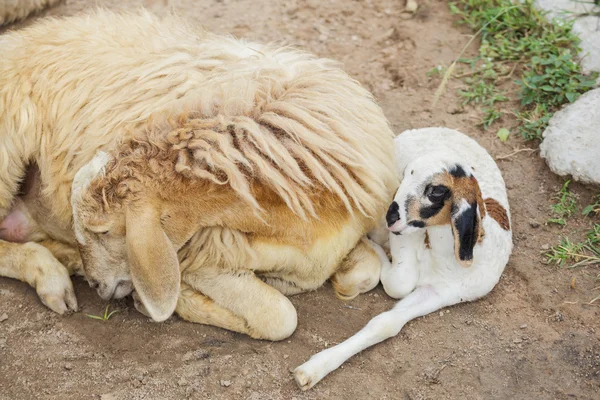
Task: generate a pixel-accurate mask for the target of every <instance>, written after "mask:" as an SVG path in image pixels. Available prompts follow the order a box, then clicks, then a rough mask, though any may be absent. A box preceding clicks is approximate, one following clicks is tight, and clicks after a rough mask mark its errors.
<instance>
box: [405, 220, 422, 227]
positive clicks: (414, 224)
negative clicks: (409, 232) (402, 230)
mask: <svg viewBox="0 0 600 400" xmlns="http://www.w3.org/2000/svg"><path fill="white" fill-rule="evenodd" d="M408 225H410V226H414V227H415V228H425V222H423V221H410V222H409V223H408Z"/></svg>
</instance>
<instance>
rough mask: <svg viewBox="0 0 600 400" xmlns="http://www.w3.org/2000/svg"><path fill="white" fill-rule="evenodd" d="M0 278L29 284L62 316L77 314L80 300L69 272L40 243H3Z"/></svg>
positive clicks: (0, 241)
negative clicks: (67, 312) (71, 312)
mask: <svg viewBox="0 0 600 400" xmlns="http://www.w3.org/2000/svg"><path fill="white" fill-rule="evenodd" d="M0 276H5V277H8V278H13V279H18V280H20V281H22V282H27V283H28V284H29V285H31V286H32V287H34V288H35V290H36V292H37V294H38V296H39V297H40V300H41V301H42V303H44V304H45V305H46V306H47V307H48V308H50V309H51V310H52V311H54V312H57V313H58V314H64V313H65V312H66V311H68V310H69V309H70V310H73V311H77V298H76V297H75V292H74V290H73V285H72V283H71V278H70V277H69V271H68V270H67V269H66V268H65V266H63V265H62V264H61V263H60V262H59V261H58V260H57V259H56V258H55V257H54V256H53V255H52V253H51V252H50V250H48V249H47V248H45V247H44V246H42V245H40V244H38V243H10V242H6V241H3V240H0Z"/></svg>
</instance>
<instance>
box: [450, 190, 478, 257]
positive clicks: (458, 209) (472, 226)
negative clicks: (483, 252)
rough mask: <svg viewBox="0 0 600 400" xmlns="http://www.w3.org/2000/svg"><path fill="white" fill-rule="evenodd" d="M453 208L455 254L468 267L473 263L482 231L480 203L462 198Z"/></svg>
mask: <svg viewBox="0 0 600 400" xmlns="http://www.w3.org/2000/svg"><path fill="white" fill-rule="evenodd" d="M452 208H453V212H452V223H451V225H452V233H453V234H454V255H455V256H456V259H457V261H458V263H459V264H460V265H462V266H463V267H465V268H468V267H470V266H471V264H472V263H473V248H474V247H475V245H476V244H477V241H478V240H479V237H480V233H481V230H480V227H481V217H480V215H479V210H478V205H477V202H474V203H468V202H467V201H466V200H464V199H462V200H460V202H459V203H458V204H453V206H452Z"/></svg>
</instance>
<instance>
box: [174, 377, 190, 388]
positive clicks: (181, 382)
mask: <svg viewBox="0 0 600 400" xmlns="http://www.w3.org/2000/svg"><path fill="white" fill-rule="evenodd" d="M177 384H178V385H179V386H187V384H188V381H187V380H186V379H185V378H184V377H182V378H181V379H180V380H179V381H178V382H177Z"/></svg>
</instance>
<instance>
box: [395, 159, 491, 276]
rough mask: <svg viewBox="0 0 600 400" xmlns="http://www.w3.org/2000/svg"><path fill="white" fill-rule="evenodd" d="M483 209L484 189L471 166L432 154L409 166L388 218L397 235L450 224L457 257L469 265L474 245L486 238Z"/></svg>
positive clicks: (465, 264) (462, 263)
mask: <svg viewBox="0 0 600 400" xmlns="http://www.w3.org/2000/svg"><path fill="white" fill-rule="evenodd" d="M482 210H483V212H485V211H484V210H485V208H484V206H483V199H482V197H481V191H480V190H479V184H478V183H477V180H476V179H475V177H474V176H473V171H472V170H471V168H469V167H468V166H467V165H464V164H461V163H456V162H454V161H450V160H444V159H443V158H440V157H436V156H435V154H429V155H427V156H426V157H421V158H418V159H416V160H414V161H412V162H411V163H410V164H408V165H407V167H406V169H405V170H404V177H403V180H402V183H401V185H400V188H399V189H398V191H397V192H396V195H395V196H394V201H393V202H392V204H391V205H390V207H389V209H388V212H387V215H386V221H387V225H388V229H389V230H390V231H391V232H392V233H393V234H395V235H401V234H402V235H404V234H410V233H411V232H415V231H419V230H421V229H423V228H426V227H429V226H441V225H450V226H451V227H452V232H453V234H454V250H455V255H456V258H457V260H458V262H459V263H460V264H461V265H463V266H464V267H468V266H470V265H471V262H472V259H473V247H474V246H475V244H476V243H477V242H478V241H479V240H480V239H481V238H482V237H483V230H482V228H481V215H480V213H481V212H482Z"/></svg>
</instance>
